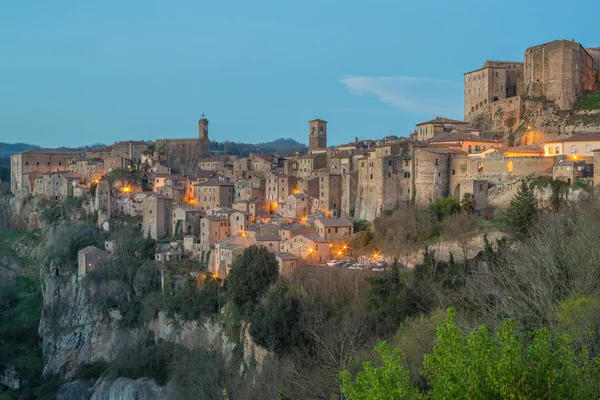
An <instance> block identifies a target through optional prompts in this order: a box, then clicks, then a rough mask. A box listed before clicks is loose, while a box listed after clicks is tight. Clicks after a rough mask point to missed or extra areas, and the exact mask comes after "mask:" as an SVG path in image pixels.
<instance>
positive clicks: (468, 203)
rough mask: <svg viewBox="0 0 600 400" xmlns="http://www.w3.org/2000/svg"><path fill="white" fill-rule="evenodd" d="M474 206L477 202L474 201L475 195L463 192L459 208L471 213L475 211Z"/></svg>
mask: <svg viewBox="0 0 600 400" xmlns="http://www.w3.org/2000/svg"><path fill="white" fill-rule="evenodd" d="M476 207H477V202H476V201H475V196H473V193H465V194H464V195H463V198H462V200H461V201H460V208H462V210H463V211H464V212H466V213H468V214H471V213H472V212H473V211H475V208H476Z"/></svg>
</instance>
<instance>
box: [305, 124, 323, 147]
mask: <svg viewBox="0 0 600 400" xmlns="http://www.w3.org/2000/svg"><path fill="white" fill-rule="evenodd" d="M308 137H309V140H308V149H309V150H310V151H315V150H325V149H327V121H323V120H322V119H313V120H312V121H308Z"/></svg>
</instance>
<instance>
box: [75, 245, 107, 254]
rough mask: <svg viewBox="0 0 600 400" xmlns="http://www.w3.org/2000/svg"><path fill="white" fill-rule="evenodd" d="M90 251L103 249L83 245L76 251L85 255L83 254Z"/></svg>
mask: <svg viewBox="0 0 600 400" xmlns="http://www.w3.org/2000/svg"><path fill="white" fill-rule="evenodd" d="M92 251H101V252H105V251H104V250H102V249H99V248H97V247H96V246H87V247H84V248H83V249H81V250H79V252H78V253H79V254H83V255H85V254H88V253H91V252H92Z"/></svg>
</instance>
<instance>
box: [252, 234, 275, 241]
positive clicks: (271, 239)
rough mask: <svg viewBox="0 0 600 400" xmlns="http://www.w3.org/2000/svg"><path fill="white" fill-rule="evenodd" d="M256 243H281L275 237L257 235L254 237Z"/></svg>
mask: <svg viewBox="0 0 600 400" xmlns="http://www.w3.org/2000/svg"><path fill="white" fill-rule="evenodd" d="M256 240H257V241H260V242H267V241H268V242H270V241H273V242H274V241H281V237H279V236H277V235H258V236H257V237H256Z"/></svg>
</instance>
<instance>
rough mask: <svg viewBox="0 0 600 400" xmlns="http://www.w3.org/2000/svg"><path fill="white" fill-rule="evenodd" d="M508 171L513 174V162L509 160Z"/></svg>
mask: <svg viewBox="0 0 600 400" xmlns="http://www.w3.org/2000/svg"><path fill="white" fill-rule="evenodd" d="M506 170H507V171H508V172H513V162H512V160H508V162H507V163H506Z"/></svg>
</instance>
